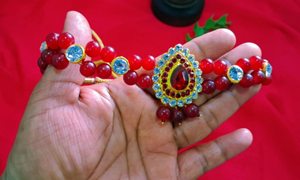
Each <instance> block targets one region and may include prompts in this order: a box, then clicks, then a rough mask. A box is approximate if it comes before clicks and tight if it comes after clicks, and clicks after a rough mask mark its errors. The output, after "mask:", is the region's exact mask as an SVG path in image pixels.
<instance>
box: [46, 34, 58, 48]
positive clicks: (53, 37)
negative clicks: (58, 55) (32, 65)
mask: <svg viewBox="0 0 300 180" xmlns="http://www.w3.org/2000/svg"><path fill="white" fill-rule="evenodd" d="M58 37H59V34H57V33H50V34H48V36H47V37H46V43H47V46H48V48H50V49H59V43H58Z"/></svg>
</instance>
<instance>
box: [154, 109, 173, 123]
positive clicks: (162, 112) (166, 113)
mask: <svg viewBox="0 0 300 180" xmlns="http://www.w3.org/2000/svg"><path fill="white" fill-rule="evenodd" d="M156 116H157V118H158V119H160V120H162V121H167V120H169V119H170V117H171V111H170V109H169V108H167V107H166V106H162V107H159V108H158V109H157V111H156Z"/></svg>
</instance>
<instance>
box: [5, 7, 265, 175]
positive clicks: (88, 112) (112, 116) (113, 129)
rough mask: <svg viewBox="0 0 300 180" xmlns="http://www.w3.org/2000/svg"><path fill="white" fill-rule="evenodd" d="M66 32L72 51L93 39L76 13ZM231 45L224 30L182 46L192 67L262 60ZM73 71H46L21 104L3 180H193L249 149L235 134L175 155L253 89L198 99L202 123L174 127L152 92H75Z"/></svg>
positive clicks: (105, 88)
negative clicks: (206, 62)
mask: <svg viewBox="0 0 300 180" xmlns="http://www.w3.org/2000/svg"><path fill="white" fill-rule="evenodd" d="M64 31H67V32H70V33H71V34H73V35H74V36H75V39H76V43H77V44H81V45H83V46H84V45H85V44H86V43H87V42H88V41H90V40H91V33H90V27H89V25H88V22H87V21H86V19H85V18H84V17H83V16H82V15H81V14H79V13H77V12H69V13H68V15H67V19H66V22H65V28H64ZM234 44H235V37H234V35H233V33H232V32H230V31H229V30H224V29H222V30H217V31H214V32H211V33H209V34H206V35H204V36H202V37H200V38H197V39H195V40H193V41H192V42H189V43H187V44H185V45H184V47H187V48H189V49H190V51H191V53H192V54H194V55H195V56H196V58H197V60H201V59H204V58H212V59H215V58H219V57H221V58H222V59H226V60H228V61H229V62H231V63H232V64H233V63H234V62H235V61H236V60H238V59H239V58H244V57H250V56H253V55H261V54H260V53H261V52H260V49H259V48H258V47H257V46H256V45H254V44H252V43H245V44H242V45H240V46H238V47H236V48H235V49H233V50H232V51H230V50H231V49H232V47H233V46H234ZM228 51H230V52H228ZM78 68H79V66H78V65H74V64H70V65H69V67H68V68H67V69H66V70H63V71H60V70H56V69H54V68H53V67H51V66H49V67H48V68H47V70H46V72H45V74H44V76H43V78H42V79H41V81H40V82H39V83H38V85H37V86H36V88H35V89H34V91H33V93H32V95H31V98H30V100H29V103H28V105H27V108H26V111H25V114H24V116H23V119H22V121H21V124H20V128H19V131H18V135H17V138H16V141H15V143H14V146H13V149H12V151H11V153H10V156H9V160H8V163H7V168H6V170H5V172H4V174H3V176H2V178H3V179H5V178H6V179H31V180H33V179H72V180H73V179H74V180H75V179H80V180H82V179H139V180H140V179H196V178H198V177H200V176H201V175H202V174H203V173H205V172H206V171H208V170H210V169H212V168H214V167H216V166H218V165H220V164H221V163H223V162H225V161H226V160H227V159H230V158H232V157H234V156H235V155H237V154H238V153H240V152H242V151H243V150H245V149H246V148H247V147H248V146H249V145H250V144H251V142H252V135H251V133H250V132H249V131H248V130H247V129H240V130H237V131H235V132H233V133H230V134H228V135H225V136H223V137H220V138H218V139H216V140H214V141H212V142H209V143H206V144H203V145H199V146H195V147H193V148H191V149H189V150H187V151H185V152H183V153H180V154H178V150H180V149H182V148H184V147H187V146H190V145H192V144H194V143H196V142H198V141H200V140H202V139H203V138H205V137H206V136H207V135H209V134H210V133H211V132H212V131H213V130H214V129H215V128H217V127H218V126H219V125H220V124H221V123H222V122H224V121H225V120H226V119H228V118H229V117H230V116H231V115H232V114H233V113H234V112H235V111H236V110H237V109H238V108H239V107H240V106H241V105H242V104H243V103H245V102H246V101H247V100H248V99H249V98H251V97H252V96H253V95H255V94H256V93H257V92H258V91H259V89H260V86H259V85H256V86H253V87H250V88H248V89H244V88H241V87H240V86H238V85H233V86H231V87H230V88H229V89H228V90H226V91H223V92H215V93H214V94H213V95H209V96H207V95H203V94H201V95H200V96H199V98H198V99H197V100H196V101H195V102H194V103H195V104H197V105H199V106H200V111H201V113H202V115H203V116H202V117H200V118H198V117H197V118H193V119H187V121H186V122H183V124H182V125H181V126H176V127H174V128H173V126H172V123H170V122H167V123H166V124H165V125H161V124H160V121H159V120H158V119H157V118H156V109H157V108H158V107H159V102H158V101H157V100H155V98H153V96H152V92H151V90H148V91H147V92H145V91H143V90H141V89H140V88H139V87H137V86H128V85H125V84H124V83H123V80H122V78H119V79H116V80H114V81H112V82H107V83H101V84H95V85H91V86H81V84H82V82H83V80H84V77H82V76H81V75H80V73H79V70H78Z"/></svg>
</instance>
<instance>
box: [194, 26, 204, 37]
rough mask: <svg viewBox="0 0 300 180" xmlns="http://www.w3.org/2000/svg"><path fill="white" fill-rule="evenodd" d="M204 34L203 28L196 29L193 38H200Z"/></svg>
mask: <svg viewBox="0 0 300 180" xmlns="http://www.w3.org/2000/svg"><path fill="white" fill-rule="evenodd" d="M204 33H205V30H204V28H203V27H198V29H197V30H196V31H195V37H199V36H202V35H203V34H204Z"/></svg>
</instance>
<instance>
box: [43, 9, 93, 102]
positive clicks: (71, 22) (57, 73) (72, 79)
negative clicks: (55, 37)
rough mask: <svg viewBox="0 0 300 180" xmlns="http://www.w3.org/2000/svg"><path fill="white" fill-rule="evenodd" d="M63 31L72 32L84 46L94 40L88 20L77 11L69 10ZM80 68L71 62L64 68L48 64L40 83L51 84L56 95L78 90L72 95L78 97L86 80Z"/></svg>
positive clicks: (76, 42)
mask: <svg viewBox="0 0 300 180" xmlns="http://www.w3.org/2000/svg"><path fill="white" fill-rule="evenodd" d="M63 32H69V33H71V34H72V35H73V36H74V38H75V44H79V45H81V46H82V47H85V46H86V44H87V43H88V42H89V41H91V40H92V35H91V28H90V25H89V23H88V21H87V20H86V18H85V17H84V16H83V15H82V14H80V13H79V12H76V11H69V12H68V13H67V17H66V20H65V24H64V29H63ZM79 68H80V66H79V65H78V64H73V63H69V65H68V67H67V68H66V69H63V70H58V69H55V68H54V67H53V66H48V67H47V70H46V71H45V73H44V75H43V78H42V79H41V81H42V82H40V83H41V84H43V85H45V83H46V84H47V86H48V87H49V86H51V87H49V88H50V89H49V90H51V91H52V93H51V94H54V93H55V94H54V95H58V96H59V95H66V93H68V92H69V93H70V92H76V93H75V94H73V93H72V94H71V95H76V98H78V95H79V89H80V86H81V84H82V83H83V81H84V76H82V75H81V74H80V72H79ZM49 83H50V84H49ZM44 87H45V86H44ZM62 88H64V89H62ZM65 88H67V89H65ZM75 89H77V90H75ZM74 90H75V91H74ZM58 93H63V94H58ZM69 95H70V94H69Z"/></svg>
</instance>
